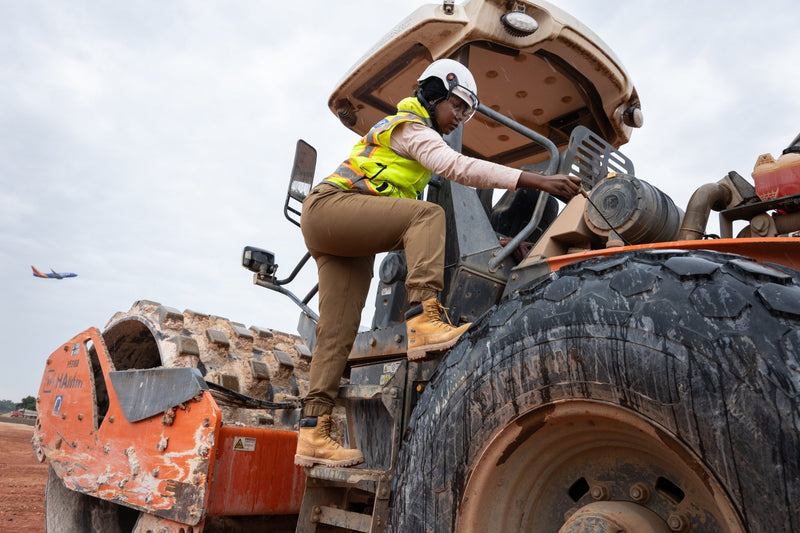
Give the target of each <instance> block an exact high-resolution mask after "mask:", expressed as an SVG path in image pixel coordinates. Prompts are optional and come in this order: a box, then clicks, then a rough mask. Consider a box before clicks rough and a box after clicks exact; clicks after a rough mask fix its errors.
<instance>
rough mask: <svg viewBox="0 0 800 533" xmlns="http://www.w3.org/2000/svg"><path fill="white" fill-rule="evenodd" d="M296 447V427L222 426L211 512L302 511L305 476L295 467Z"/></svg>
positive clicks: (211, 497)
mask: <svg viewBox="0 0 800 533" xmlns="http://www.w3.org/2000/svg"><path fill="white" fill-rule="evenodd" d="M296 447H297V433H295V432H293V431H281V430H277V429H256V428H244V427H235V426H223V427H222V429H221V431H220V435H219V439H218V443H217V450H216V454H217V456H216V460H215V463H214V464H215V466H214V474H213V476H212V479H211V494H210V497H209V501H208V514H209V515H220V514H235V515H262V514H266V515H272V514H296V513H298V512H299V511H300V503H301V502H302V500H303V492H304V491H305V487H306V476H305V472H304V471H303V469H302V468H301V467H299V466H295V465H294V452H295V448H296Z"/></svg>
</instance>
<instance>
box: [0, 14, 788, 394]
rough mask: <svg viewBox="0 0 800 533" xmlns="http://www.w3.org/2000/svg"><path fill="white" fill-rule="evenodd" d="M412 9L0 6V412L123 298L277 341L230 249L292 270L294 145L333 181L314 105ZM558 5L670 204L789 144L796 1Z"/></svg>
mask: <svg viewBox="0 0 800 533" xmlns="http://www.w3.org/2000/svg"><path fill="white" fill-rule="evenodd" d="M423 3H425V2H420V1H408V0H404V1H400V0H398V1H386V0H381V1H380V2H378V3H376V2H367V1H363V0H359V1H355V0H347V1H342V0H337V1H336V2H331V1H324V2H323V1H315V0H310V1H306V2H275V1H267V0H260V1H235V2H230V1H224V2H223V1H221V0H220V1H206V2H196V1H188V0H185V1H177V0H176V1H163V0H158V1H137V2H100V1H86V0H63V1H62V0H24V1H18V0H0V185H2V186H0V333H1V334H2V336H1V337H0V338H2V349H0V364H1V365H2V369H3V370H2V372H0V399H10V400H14V401H19V400H20V399H21V398H22V397H24V396H27V395H29V394H30V395H33V396H36V395H37V394H38V389H39V381H40V378H41V375H42V372H43V370H44V364H45V360H46V359H47V356H48V355H49V354H50V353H51V352H52V351H53V350H55V349H56V348H58V347H59V346H60V345H61V344H62V343H64V342H66V341H67V340H68V339H70V338H71V337H72V336H73V335H75V334H77V333H79V332H81V331H83V330H84V329H86V328H88V327H90V326H97V327H99V328H101V329H102V328H103V327H104V326H105V324H106V322H107V321H108V319H109V318H111V316H112V315H113V314H114V313H115V312H117V311H122V310H127V309H128V308H129V307H130V306H131V304H133V302H135V301H136V300H140V299H148V300H155V301H157V302H161V303H163V304H165V305H168V306H171V307H175V308H177V309H180V310H183V309H191V310H194V311H199V312H203V313H209V314H214V315H219V316H225V317H227V318H230V319H231V320H235V321H238V322H243V323H245V324H247V325H256V326H260V327H271V328H274V329H278V330H282V331H287V332H294V331H295V327H296V322H297V316H298V310H297V308H296V307H295V306H294V305H293V304H292V303H291V302H290V301H289V300H288V299H287V298H285V297H283V296H280V295H278V294H275V293H271V292H268V291H266V290H265V289H261V288H258V287H255V286H254V285H253V284H252V277H251V274H250V273H249V272H247V271H246V270H244V269H243V268H242V267H241V266H240V256H241V250H242V247H243V246H245V245H248V244H249V245H256V246H261V247H264V248H267V249H270V250H272V251H274V252H275V253H276V255H277V262H278V263H279V265H280V269H279V274H282V276H281V277H283V276H285V275H286V274H288V273H289V272H290V271H291V269H292V267H293V266H294V263H295V262H296V261H297V260H298V259H299V258H300V257H301V256H302V254H303V253H304V251H305V250H304V248H303V247H302V239H301V236H300V232H299V229H297V228H296V227H295V226H293V225H291V224H289V223H288V222H287V221H286V220H285V219H284V218H283V214H282V208H283V201H284V195H285V191H286V185H287V179H288V174H289V171H290V169H291V165H292V156H293V152H294V145H295V142H296V139H298V138H301V137H302V138H304V139H305V140H307V141H308V142H310V143H311V144H312V145H314V146H316V147H317V149H318V150H319V159H318V164H317V174H318V178H321V177H324V174H325V173H327V172H330V171H331V170H333V168H335V166H336V165H337V164H338V163H339V162H340V161H341V160H342V159H343V158H344V157H345V156H346V154H347V153H349V149H350V147H351V145H352V144H353V142H354V141H355V136H354V134H352V133H351V132H349V131H348V130H347V129H345V127H344V126H342V125H341V124H340V123H339V122H338V120H337V119H336V118H335V117H334V116H333V115H332V114H331V113H330V111H329V110H328V109H327V105H326V104H327V99H328V96H329V94H330V92H331V91H332V89H333V88H334V86H335V84H336V82H337V81H338V80H339V79H340V77H341V76H342V75H343V74H344V72H345V71H346V70H347V69H348V68H349V67H350V66H351V65H352V64H353V63H354V62H355V61H356V60H357V59H358V58H359V57H360V56H361V55H362V53H363V52H365V51H366V50H367V49H368V48H369V47H370V46H371V45H372V44H373V43H374V42H375V41H377V40H378V39H379V38H380V37H381V36H382V35H383V34H385V33H386V32H387V31H388V30H390V29H391V27H392V26H393V25H394V24H395V23H396V22H397V21H399V20H400V19H402V18H403V17H404V16H405V15H407V14H408V13H410V12H411V10H413V8H415V7H417V6H418V5H422V4H423ZM556 3H557V5H559V6H560V7H561V8H563V9H564V10H566V11H568V12H570V13H572V14H573V15H575V16H576V17H577V18H578V19H579V20H581V21H582V22H584V23H585V24H586V25H587V26H588V27H590V28H591V29H592V30H594V32H595V33H597V34H598V35H599V36H600V37H601V38H602V39H603V40H604V41H606V43H608V44H609V45H610V46H611V48H612V49H613V50H614V51H615V52H616V54H617V55H618V57H619V58H620V59H621V60H622V63H623V64H624V65H625V67H626V68H627V70H628V72H629V73H630V74H631V76H632V78H633V81H634V84H635V85H636V87H637V90H638V92H639V95H640V97H641V100H642V107H643V111H644V116H645V126H644V128H642V129H641V130H640V131H636V132H635V133H634V136H633V140H632V141H631V142H630V143H629V144H628V145H626V146H624V147H623V148H622V151H623V152H625V153H626V154H627V155H628V156H629V157H630V158H631V159H633V161H634V163H635V165H636V171H637V175H638V176H639V177H641V178H643V179H645V180H647V181H649V182H650V183H652V184H654V185H656V186H657V187H659V188H661V189H662V190H663V191H665V192H666V193H667V194H669V195H670V196H671V197H672V198H673V199H674V200H675V202H676V203H677V204H678V205H679V206H681V207H685V205H686V202H687V200H688V198H689V196H690V195H691V193H692V192H693V191H694V190H695V189H696V188H697V187H698V186H699V185H701V184H703V183H708V182H713V181H716V180H718V179H719V178H721V177H722V176H723V175H725V174H726V173H727V172H728V171H730V170H736V171H738V172H739V173H740V174H741V175H743V176H745V177H749V176H750V172H751V171H752V167H753V164H754V162H755V160H756V158H757V156H758V155H759V154H762V153H765V152H771V153H772V154H773V155H774V156H776V157H777V156H778V155H779V154H780V152H781V150H782V149H783V148H784V147H785V146H786V145H787V144H788V143H789V142H790V141H791V140H792V139H793V138H794V137H795V136H796V135H797V134H798V132H800V91H799V90H798V88H800V67H798V65H800V61H798V58H797V28H798V26H800V10H798V9H797V5H796V2H795V1H792V0H785V1H781V0H762V1H761V2H744V1H741V0H737V1H733V2H731V1H725V2H723V1H705V2H696V1H694V0H682V1H680V0H679V1H671V2H663V1H650V0H637V1H636V2H633V1H630V2H615V1H609V2H598V1H597V0H568V1H561V2H556ZM713 218H714V215H712V219H713ZM31 265H36V266H37V267H38V268H39V269H42V270H47V271H49V269H50V268H53V269H55V270H57V271H69V272H76V273H78V274H79V277H77V278H73V279H67V280H62V281H57V280H43V279H37V278H34V277H33V276H32V275H31V270H30V266H31ZM310 274H311V272H310ZM301 281H306V282H307V283H306V284H305V285H302V283H301V284H300V285H301V286H298V287H296V289H297V292H299V293H300V294H301V295H304V294H305V293H306V292H307V290H308V289H309V288H310V284H312V283H313V278H312V276H310V275H309V276H307V277H306V278H304V279H303V280H301ZM372 298H373V296H370V299H369V300H370V301H372ZM369 316H371V315H368V313H365V316H364V319H363V322H364V323H365V324H366V323H368V322H369Z"/></svg>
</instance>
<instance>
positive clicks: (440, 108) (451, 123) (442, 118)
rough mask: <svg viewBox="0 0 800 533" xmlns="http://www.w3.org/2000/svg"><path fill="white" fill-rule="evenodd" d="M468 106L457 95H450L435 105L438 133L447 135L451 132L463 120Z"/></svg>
mask: <svg viewBox="0 0 800 533" xmlns="http://www.w3.org/2000/svg"><path fill="white" fill-rule="evenodd" d="M468 110H469V108H468V106H467V104H466V102H464V100H462V99H461V98H459V97H458V96H451V97H450V98H448V99H447V100H444V101H442V102H441V103H440V104H439V105H437V106H436V111H434V114H435V115H436V124H437V125H438V126H439V133H441V134H442V135H447V134H448V133H452V132H453V130H455V129H456V128H457V127H458V125H459V124H461V122H462V121H463V120H464V118H465V117H466V115H467V112H468Z"/></svg>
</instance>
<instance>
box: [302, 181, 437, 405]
mask: <svg viewBox="0 0 800 533" xmlns="http://www.w3.org/2000/svg"><path fill="white" fill-rule="evenodd" d="M300 225H301V229H302V231H303V237H304V238H305V242H306V247H307V248H308V251H309V252H310V253H311V256H312V257H313V258H314V259H315V260H316V262H317V270H318V273H319V315H320V318H319V323H318V324H317V330H316V335H317V340H316V345H315V347H314V355H313V357H312V359H311V376H310V382H309V391H308V394H307V395H306V398H305V407H304V416H321V415H325V414H329V413H330V412H331V411H332V410H333V406H334V403H335V399H336V396H337V395H338V392H339V380H340V379H341V378H342V374H343V373H344V369H345V365H346V363H347V356H348V355H349V354H350V350H351V349H352V347H353V342H354V341H355V337H356V333H358V326H359V324H360V322H361V311H362V309H363V308H364V303H365V302H366V299H367V293H368V292H369V285H370V280H371V279H372V271H373V265H374V262H375V254H378V253H382V252H389V251H393V250H400V249H405V254H406V262H407V263H408V275H407V277H406V290H407V292H408V299H409V301H410V302H422V301H424V300H427V299H429V298H434V297H436V296H437V293H438V292H439V291H441V290H442V287H443V284H444V279H443V277H444V241H445V216H444V210H443V209H442V208H441V207H439V206H438V205H436V204H432V203H430V202H425V201H420V200H411V199H408V198H389V197H384V196H372V195H369V194H363V193H360V192H357V191H345V190H343V189H341V188H339V187H337V186H335V185H332V184H327V183H322V184H319V185H317V186H316V187H314V189H313V190H312V191H311V193H310V194H309V195H308V197H307V198H306V199H305V201H304V202H303V213H302V216H301V220H300Z"/></svg>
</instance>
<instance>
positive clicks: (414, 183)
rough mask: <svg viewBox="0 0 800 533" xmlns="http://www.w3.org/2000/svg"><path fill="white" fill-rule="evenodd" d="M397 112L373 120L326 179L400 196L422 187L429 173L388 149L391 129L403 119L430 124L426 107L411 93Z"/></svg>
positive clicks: (413, 195)
mask: <svg viewBox="0 0 800 533" xmlns="http://www.w3.org/2000/svg"><path fill="white" fill-rule="evenodd" d="M397 108H398V113H397V114H396V115H391V116H388V117H386V118H384V119H383V120H381V121H380V122H378V123H377V124H375V125H374V126H373V127H372V128H371V129H370V130H369V131H368V132H367V134H366V135H364V137H363V138H362V139H361V140H360V141H359V142H358V143H357V144H356V145H355V146H353V149H352V150H351V152H350V157H349V159H347V160H345V161H343V162H342V164H341V165H339V168H337V169H336V171H335V172H334V173H333V174H331V175H330V176H328V177H327V178H326V181H328V182H330V183H334V184H335V185H338V186H339V187H341V188H343V189H346V190H349V189H353V188H356V189H359V190H362V191H363V192H366V193H369V194H374V195H381V196H394V197H402V198H416V197H418V196H419V195H420V194H421V193H422V191H423V190H424V189H425V186H426V185H427V184H428V181H429V180H430V177H431V173H430V171H429V170H428V169H426V168H425V167H424V166H422V165H421V164H420V163H419V162H417V161H415V160H413V159H406V158H404V157H402V156H400V155H398V154H397V153H395V152H394V151H392V149H391V134H392V131H393V130H394V129H395V128H396V127H397V126H398V125H400V124H402V123H403V122H416V123H418V124H423V125H425V126H430V119H429V116H428V113H427V111H425V109H424V108H423V107H422V105H421V104H420V103H419V101H418V100H417V99H416V98H415V97H411V98H405V99H403V100H402V101H401V102H400V103H399V104H398V106H397Z"/></svg>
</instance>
